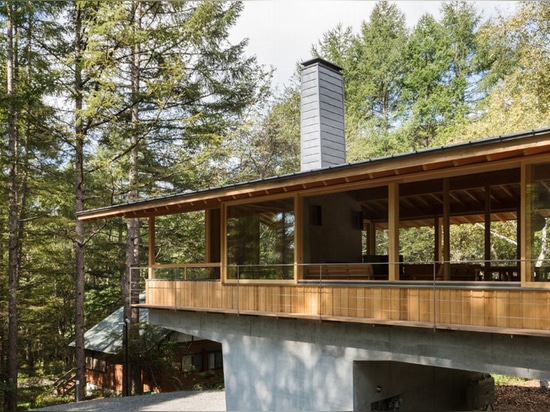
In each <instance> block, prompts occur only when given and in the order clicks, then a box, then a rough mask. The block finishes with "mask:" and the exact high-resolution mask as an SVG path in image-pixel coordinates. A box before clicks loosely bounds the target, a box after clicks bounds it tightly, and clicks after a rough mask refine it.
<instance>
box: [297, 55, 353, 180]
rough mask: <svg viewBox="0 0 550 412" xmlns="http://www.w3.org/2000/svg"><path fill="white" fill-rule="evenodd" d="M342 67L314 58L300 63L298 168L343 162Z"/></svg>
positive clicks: (308, 168) (319, 166) (315, 167)
mask: <svg viewBox="0 0 550 412" xmlns="http://www.w3.org/2000/svg"><path fill="white" fill-rule="evenodd" d="M341 71H342V69H341V68H340V67H338V66H336V65H334V64H332V63H330V62H328V61H326V60H323V59H320V58H316V59H313V60H309V61H306V62H304V63H302V82H301V84H302V92H301V128H300V130H301V131H300V135H301V170H302V171H307V170H313V169H320V168H324V167H329V166H336V165H341V164H344V163H345V162H346V143H345V133H344V79H343V76H342V73H341Z"/></svg>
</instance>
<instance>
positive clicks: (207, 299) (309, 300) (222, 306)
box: [145, 279, 550, 336]
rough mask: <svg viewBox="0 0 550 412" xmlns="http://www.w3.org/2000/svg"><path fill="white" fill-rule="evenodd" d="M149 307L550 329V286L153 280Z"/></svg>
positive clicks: (518, 330)
mask: <svg viewBox="0 0 550 412" xmlns="http://www.w3.org/2000/svg"><path fill="white" fill-rule="evenodd" d="M145 306H147V307H151V308H166V309H172V310H199V311H213V312H222V313H238V314H251V315H259V316H279V317H295V318H314V319H320V320H332V321H343V322H360V323H372V324H396V325H397V324H398V325H402V326H413V327H430V328H431V327H434V328H442V329H464V330H475V331H484V332H494V333H506V334H523V335H543V336H548V335H550V291H548V290H526V289H519V288H514V287H511V288H502V287H499V288H490V287H487V288H486V289H483V288H479V287H476V288H475V289H468V288H464V287H449V286H437V287H436V288H434V287H427V286H422V287H415V286H396V285H391V286H390V285H388V286H384V285H379V284H373V285H372V286H370V285H369V286H357V285H345V284H344V285H322V286H319V285H318V284H313V285H250V284H222V283H221V282H215V281H199V282H193V281H164V280H156V279H153V280H149V281H147V301H146V304H145Z"/></svg>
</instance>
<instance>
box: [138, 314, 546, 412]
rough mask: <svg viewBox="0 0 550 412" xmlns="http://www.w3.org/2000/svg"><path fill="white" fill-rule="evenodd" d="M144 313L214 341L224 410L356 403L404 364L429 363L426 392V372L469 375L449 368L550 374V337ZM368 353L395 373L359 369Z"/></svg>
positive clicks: (356, 406) (408, 372)
mask: <svg viewBox="0 0 550 412" xmlns="http://www.w3.org/2000/svg"><path fill="white" fill-rule="evenodd" d="M149 321H150V322H151V323H153V324H157V325H162V326H164V327H166V328H169V329H173V330H177V331H179V332H183V333H189V334H192V335H195V336H200V337H203V338H205V339H210V340H214V341H218V342H221V343H222V350H223V356H224V374H225V386H226V406H227V409H228V410H258V411H265V410H287V411H292V410H319V411H320V410H364V408H365V407H366V406H368V405H371V404H372V402H374V401H376V400H377V398H375V397H373V396H372V395H369V390H372V387H373V386H374V385H373V384H374V382H371V381H370V380H369V379H371V378H369V376H375V375H379V376H380V377H381V378H382V379H384V382H391V383H390V385H391V387H393V388H394V389H392V391H391V393H390V392H388V393H386V394H384V396H386V395H388V396H393V395H392V394H393V393H404V392H405V389H406V386H407V385H408V384H409V383H407V382H409V381H410V377H411V376H415V374H418V370H415V369H407V368H406V366H404V365H405V364H407V365H423V366H427V367H433V368H437V370H435V369H433V370H432V369H428V370H427V371H428V372H426V373H425V376H428V378H425V379H424V380H423V382H424V383H423V387H424V388H425V389H424V390H425V391H431V392H432V393H437V391H438V389H437V388H435V387H434V389H433V390H431V389H429V388H430V385H429V382H430V379H432V378H430V377H431V376H435V374H439V375H438V376H440V377H441V376H443V377H444V378H438V379H435V382H441V381H442V380H447V381H449V382H451V381H452V380H453V379H455V380H456V379H459V378H460V379H461V380H462V381H464V380H465V379H472V378H475V376H477V375H476V374H468V373H463V372H453V371H452V370H453V369H455V370H459V371H469V372H479V373H499V374H508V375H513V376H524V377H529V378H534V379H549V378H550V340H549V339H547V338H542V337H517V336H509V335H496V334H489V333H476V332H458V331H434V330H431V329H420V328H408V327H397V326H372V325H368V324H353V323H338V322H320V321H315V320H301V319H278V318H272V317H261V316H243V315H241V316H238V315H229V314H226V315H224V314H214V313H196V312H175V311H165V310H154V309H150V310H149ZM375 361H384V362H400V363H402V364H404V365H400V366H399V368H401V369H399V370H400V372H399V373H398V374H393V375H391V371H392V370H396V369H395V368H396V367H397V366H395V367H392V368H394V369H392V368H389V369H388V368H387V367H386V368H384V367H381V368H380V367H379V368H378V369H377V371H376V373H375V375H372V374H371V375H369V373H370V372H369V369H368V368H369V367H368V366H365V365H369V363H365V364H363V363H362V362H371V363H370V365H372V362H375ZM382 366H383V365H382ZM365 368H367V369H365ZM378 371H381V372H378ZM383 371H387V373H390V375H387V376H385V375H380V373H382V372H383ZM446 371H447V372H448V373H449V374H446ZM399 376H403V377H407V378H408V379H409V381H405V380H403V381H402V382H401V383H400V380H401V378H399ZM390 378H391V379H390ZM388 379H390V380H389V381H388ZM432 380H433V379H432ZM464 384H465V382H462V383H461V385H462V386H464ZM376 385H379V383H377V384H376ZM380 385H381V384H380ZM384 386H386V387H388V384H387V383H384V385H383V387H384ZM369 388H370V389H369ZM395 388H398V389H395ZM399 388H404V389H403V390H401V389H399ZM408 399H412V398H410V395H409V398H408ZM367 409H368V408H367ZM447 409H449V410H451V407H449V408H447ZM419 410H429V409H426V408H421V409H419Z"/></svg>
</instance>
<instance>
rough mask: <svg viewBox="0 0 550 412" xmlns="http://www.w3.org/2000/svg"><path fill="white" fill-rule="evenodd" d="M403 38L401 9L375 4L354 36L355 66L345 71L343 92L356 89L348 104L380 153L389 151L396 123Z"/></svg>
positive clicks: (388, 4) (385, 3) (363, 132)
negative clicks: (368, 16) (346, 83)
mask: <svg viewBox="0 0 550 412" xmlns="http://www.w3.org/2000/svg"><path fill="white" fill-rule="evenodd" d="M406 39H407V30H406V27H405V15H404V14H403V12H401V11H400V10H399V9H398V8H397V6H396V5H395V4H390V3H388V2H387V1H382V2H379V3H377V4H376V6H375V7H374V10H373V11H372V14H371V16H370V21H369V22H364V23H363V24H362V26H361V33H360V35H359V36H357V37H356V39H355V42H354V45H353V58H352V61H353V62H355V65H356V66H355V67H354V68H353V69H350V70H349V71H346V72H345V75H346V82H348V83H349V87H347V88H346V91H348V90H350V89H351V90H355V93H353V94H352V95H350V96H348V98H347V100H348V101H347V103H348V104H350V106H351V107H350V110H352V111H355V112H357V113H358V114H359V116H360V117H361V120H360V122H361V129H362V130H361V132H362V135H363V136H364V137H366V138H367V139H369V140H374V141H375V145H376V146H378V149H377V150H379V154H384V152H385V151H387V150H391V149H390V147H389V146H388V143H389V142H388V141H387V137H388V135H389V133H390V131H391V130H392V129H393V128H395V126H396V125H397V124H398V123H397V120H398V117H399V100H400V95H401V88H400V79H401V77H402V75H403V72H402V69H403V66H404V65H403V63H404V53H403V51H404V46H405V44H406ZM377 140H378V141H377Z"/></svg>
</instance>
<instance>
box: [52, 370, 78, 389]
mask: <svg viewBox="0 0 550 412" xmlns="http://www.w3.org/2000/svg"><path fill="white" fill-rule="evenodd" d="M75 372H76V369H74V368H73V369H71V370H70V371H68V372H65V374H64V375H63V376H61V377H60V378H59V379H57V380H56V381H55V382H54V383H53V388H54V393H55V394H56V395H61V396H63V395H65V394H67V393H69V392H71V391H73V390H74V388H75V384H76V373H75Z"/></svg>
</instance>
